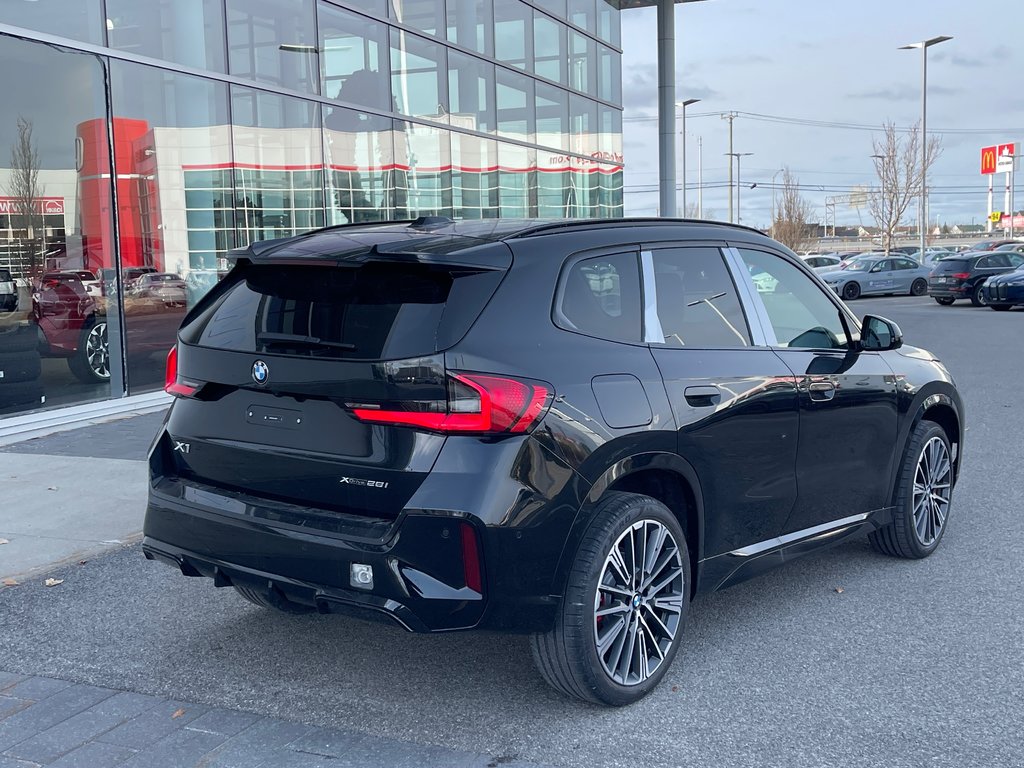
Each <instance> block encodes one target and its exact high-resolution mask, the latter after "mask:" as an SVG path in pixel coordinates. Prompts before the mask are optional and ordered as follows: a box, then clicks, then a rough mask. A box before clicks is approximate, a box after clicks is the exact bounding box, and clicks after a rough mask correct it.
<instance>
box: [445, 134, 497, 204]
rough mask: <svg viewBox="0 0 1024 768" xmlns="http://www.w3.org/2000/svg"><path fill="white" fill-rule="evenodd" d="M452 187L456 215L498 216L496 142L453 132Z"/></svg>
mask: <svg viewBox="0 0 1024 768" xmlns="http://www.w3.org/2000/svg"><path fill="white" fill-rule="evenodd" d="M452 187H453V194H452V205H453V207H454V209H455V217H456V218H459V219H493V218H496V217H497V216H498V214H499V213H500V210H501V209H500V199H499V196H498V144H497V142H495V141H491V140H490V139H483V138H480V137H479V136H469V135H467V134H463V133H453V134H452Z"/></svg>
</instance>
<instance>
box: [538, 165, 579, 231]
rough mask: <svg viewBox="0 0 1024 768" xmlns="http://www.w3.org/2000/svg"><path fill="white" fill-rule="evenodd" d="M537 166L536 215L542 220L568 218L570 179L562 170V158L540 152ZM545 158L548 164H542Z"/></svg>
mask: <svg viewBox="0 0 1024 768" xmlns="http://www.w3.org/2000/svg"><path fill="white" fill-rule="evenodd" d="M539 155H540V158H539V159H540V162H539V163H538V166H537V214H538V215H539V216H540V217H541V218H542V219H562V218H566V217H567V216H569V185H570V183H571V178H570V176H569V174H568V172H566V171H565V169H564V161H565V158H564V157H563V156H556V155H546V153H544V152H540V153H539ZM545 157H546V158H547V160H548V162H546V163H545V162H544V159H545Z"/></svg>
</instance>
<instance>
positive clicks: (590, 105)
mask: <svg viewBox="0 0 1024 768" xmlns="http://www.w3.org/2000/svg"><path fill="white" fill-rule="evenodd" d="M569 130H570V139H569V148H570V149H571V150H572V151H573V152H576V153H577V154H580V155H590V154H591V153H592V152H594V151H595V150H597V141H596V137H595V135H594V134H595V132H596V131H597V104H596V103H595V102H593V101H591V100H590V99H587V98H584V97H583V96H577V95H576V94H574V93H573V94H570V95H569Z"/></svg>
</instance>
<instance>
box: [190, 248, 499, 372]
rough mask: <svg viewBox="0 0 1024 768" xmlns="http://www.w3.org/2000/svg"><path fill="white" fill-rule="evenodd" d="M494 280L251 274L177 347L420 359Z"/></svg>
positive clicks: (400, 273)
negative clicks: (184, 342)
mask: <svg viewBox="0 0 1024 768" xmlns="http://www.w3.org/2000/svg"><path fill="white" fill-rule="evenodd" d="M503 274H504V272H503V271H502V270H483V271H481V270H470V269H463V268H460V267H443V266H426V265H420V264H390V263H389V264H381V263H370V264H366V265H364V266H361V267H354V268H353V267H348V268H346V267H309V266H301V267H298V266H287V265H285V266H279V265H257V266H249V267H246V268H245V269H244V271H243V272H241V273H240V274H239V275H238V276H237V277H235V278H234V280H233V282H234V283H235V284H234V285H232V286H231V287H230V288H228V289H227V291H226V292H225V293H223V294H221V295H220V296H218V297H217V299H216V300H214V301H213V302H211V304H210V305H209V306H207V307H203V306H202V305H200V306H199V307H197V310H198V313H197V314H196V316H195V317H194V319H193V320H192V321H191V322H190V323H189V324H188V325H187V326H186V327H185V328H183V330H182V338H183V339H185V340H186V341H188V342H190V343H197V344H199V345H200V346H204V347H212V348H215V349H224V350H231V351H238V352H254V353H260V352H262V353H266V354H278V355H291V356H299V357H318V358H329V359H349V360H397V359H404V358H409V357H417V356H421V355H430V354H434V353H436V352H440V351H442V350H444V349H447V348H448V347H450V346H451V345H452V344H454V343H456V342H457V341H458V340H459V339H461V338H462V337H463V336H464V335H465V333H466V331H468V330H469V327H470V326H471V325H472V324H473V322H474V321H475V320H476V318H477V317H478V316H479V314H480V312H481V311H482V310H483V308H484V305H485V304H486V303H487V301H488V300H489V299H490V297H491V295H493V293H494V291H495V289H496V288H497V286H498V283H499V282H500V281H501V277H502V276H503Z"/></svg>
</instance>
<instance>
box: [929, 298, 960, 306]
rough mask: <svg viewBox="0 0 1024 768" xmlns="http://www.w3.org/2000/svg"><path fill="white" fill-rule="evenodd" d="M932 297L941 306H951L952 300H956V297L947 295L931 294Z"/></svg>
mask: <svg viewBox="0 0 1024 768" xmlns="http://www.w3.org/2000/svg"><path fill="white" fill-rule="evenodd" d="M932 298H933V299H935V303H936V304H938V305H940V306H943V307H951V306H953V302H954V301H956V299H953V298H950V297H949V296H933V297H932Z"/></svg>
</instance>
